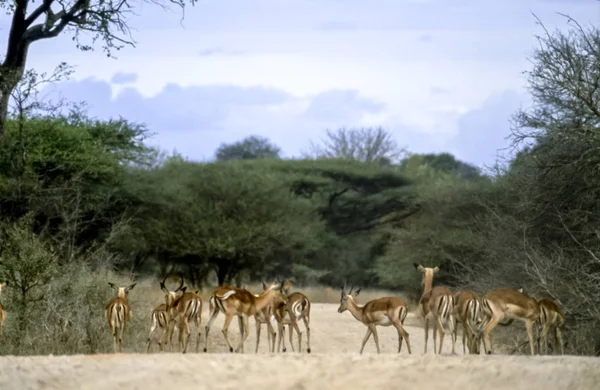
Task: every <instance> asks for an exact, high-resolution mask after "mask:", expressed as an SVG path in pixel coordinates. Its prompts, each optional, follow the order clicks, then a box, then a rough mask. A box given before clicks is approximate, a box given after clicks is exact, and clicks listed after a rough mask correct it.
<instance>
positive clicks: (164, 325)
mask: <svg viewBox="0 0 600 390" xmlns="http://www.w3.org/2000/svg"><path fill="white" fill-rule="evenodd" d="M157 329H161V330H162V333H161V335H160V338H159V339H158V349H159V350H160V351H161V352H162V351H163V350H164V348H163V343H164V342H165V340H166V337H167V331H168V329H169V314H168V313H167V305H166V304H165V303H161V304H160V305H158V306H157V307H156V308H154V310H152V313H151V314H150V334H149V335H148V344H147V347H146V352H150V345H151V344H152V339H153V337H152V336H153V335H154V332H156V330H157Z"/></svg>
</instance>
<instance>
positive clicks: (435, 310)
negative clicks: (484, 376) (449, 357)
mask: <svg viewBox="0 0 600 390" xmlns="http://www.w3.org/2000/svg"><path fill="white" fill-rule="evenodd" d="M413 265H414V266H415V268H416V269H417V271H419V272H421V273H423V281H422V282H421V284H422V286H423V295H421V299H420V300H419V307H420V308H421V316H422V317H423V319H424V321H425V352H424V353H427V339H428V338H429V319H432V320H433V353H434V354H435V353H438V352H437V351H436V349H437V345H436V343H437V332H439V334H440V349H439V353H440V354H441V353H442V346H443V344H444V336H445V334H446V329H445V327H444V325H446V326H447V327H448V331H449V332H448V333H449V334H450V337H451V338H452V354H453V355H455V354H456V352H455V344H456V335H455V332H454V328H455V326H456V324H455V318H454V295H453V294H452V291H450V289H449V288H448V287H446V286H436V287H432V286H433V275H434V274H435V273H437V272H438V271H439V270H440V267H433V268H429V267H423V266H422V265H420V264H417V263H413Z"/></svg>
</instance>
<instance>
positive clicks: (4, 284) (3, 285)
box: [0, 282, 8, 337]
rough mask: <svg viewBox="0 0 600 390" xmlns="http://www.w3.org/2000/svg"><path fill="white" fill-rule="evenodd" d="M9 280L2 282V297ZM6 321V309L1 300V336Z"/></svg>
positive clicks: (0, 292)
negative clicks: (3, 289)
mask: <svg viewBox="0 0 600 390" xmlns="http://www.w3.org/2000/svg"><path fill="white" fill-rule="evenodd" d="M7 285H8V282H4V283H0V298H2V288H4V287H6V286H7ZM4 321H6V310H4V306H2V302H1V301H0V337H1V336H2V327H3V326H4Z"/></svg>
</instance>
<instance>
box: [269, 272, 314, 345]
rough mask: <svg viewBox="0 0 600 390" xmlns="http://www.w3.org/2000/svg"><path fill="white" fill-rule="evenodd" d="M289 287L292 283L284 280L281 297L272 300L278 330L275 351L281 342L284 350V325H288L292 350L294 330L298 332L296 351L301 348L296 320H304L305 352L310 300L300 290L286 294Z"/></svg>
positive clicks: (308, 337) (308, 329)
mask: <svg viewBox="0 0 600 390" xmlns="http://www.w3.org/2000/svg"><path fill="white" fill-rule="evenodd" d="M291 288H292V283H291V282H290V281H287V280H286V281H285V282H283V284H282V286H281V293H282V299H276V300H275V301H274V307H275V319H276V320H277V327H278V330H279V339H278V340H279V341H278V343H277V352H279V351H280V350H281V343H282V342H283V352H285V351H286V348H285V340H284V337H285V325H288V332H289V337H290V346H291V347H292V351H294V352H295V350H294V342H293V335H294V330H295V331H296V333H298V351H301V350H302V332H301V331H300V326H298V321H300V320H302V321H303V322H304V328H306V352H307V353H310V352H311V349H310V300H309V299H308V297H307V296H306V295H304V294H302V293H300V292H294V293H292V294H288V293H289V291H290V289H291ZM284 294H285V295H284Z"/></svg>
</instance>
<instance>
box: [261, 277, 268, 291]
mask: <svg viewBox="0 0 600 390" xmlns="http://www.w3.org/2000/svg"><path fill="white" fill-rule="evenodd" d="M262 286H263V291H267V290H268V289H269V287H268V286H267V284H266V283H265V282H264V280H263V282H262Z"/></svg>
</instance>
